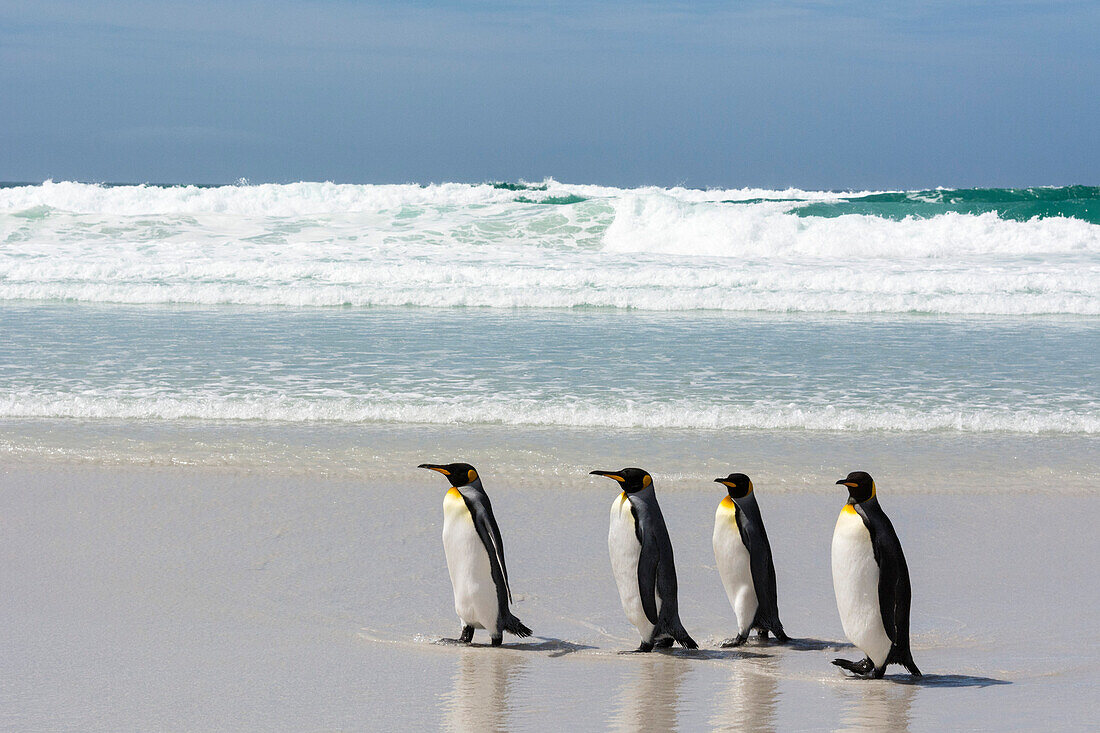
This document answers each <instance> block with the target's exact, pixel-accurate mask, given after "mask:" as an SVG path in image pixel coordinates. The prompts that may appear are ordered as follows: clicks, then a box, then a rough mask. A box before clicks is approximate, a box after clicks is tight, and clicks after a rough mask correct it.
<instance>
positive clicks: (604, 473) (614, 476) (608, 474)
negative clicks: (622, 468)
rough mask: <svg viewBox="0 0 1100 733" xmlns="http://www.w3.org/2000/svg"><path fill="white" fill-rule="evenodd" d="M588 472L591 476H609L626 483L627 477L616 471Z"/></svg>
mask: <svg viewBox="0 0 1100 733" xmlns="http://www.w3.org/2000/svg"><path fill="white" fill-rule="evenodd" d="M588 474H589V475H590V476H607V477H608V478H609V479H613V480H615V481H618V482H619V483H620V484H624V483H626V479H625V478H623V477H622V476H620V475H619V474H617V473H615V472H614V471H589V472H588Z"/></svg>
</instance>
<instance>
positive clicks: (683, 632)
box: [654, 616, 699, 649]
mask: <svg viewBox="0 0 1100 733" xmlns="http://www.w3.org/2000/svg"><path fill="white" fill-rule="evenodd" d="M663 625H664V627H665V628H664V632H665V633H666V634H668V635H669V636H671V637H672V638H673V639H675V640H676V641H678V642H679V643H680V646H682V647H684V648H685V649H698V648H699V645H698V644H697V643H695V639H692V638H691V635H690V634H688V632H687V629H685V628H684V625H683V624H682V623H680V619H679V617H676V616H674V617H673V618H670V619H667V620H666V621H665V623H664V624H663ZM656 636H657V635H656V634H654V638H656Z"/></svg>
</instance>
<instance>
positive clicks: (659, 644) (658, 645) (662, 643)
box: [653, 636, 675, 649]
mask: <svg viewBox="0 0 1100 733" xmlns="http://www.w3.org/2000/svg"><path fill="white" fill-rule="evenodd" d="M674 641H675V639H673V638H672V637H671V636H666V637H663V638H661V639H658V640H657V641H655V642H653V646H654V648H655V649H668V648H669V647H670V646H672V644H673V642H674Z"/></svg>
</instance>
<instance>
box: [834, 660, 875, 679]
mask: <svg viewBox="0 0 1100 733" xmlns="http://www.w3.org/2000/svg"><path fill="white" fill-rule="evenodd" d="M833 664H835V665H836V666H838V667H840V668H841V669H846V670H848V671H849V672H851V673H852V674H858V675H859V676H860V677H869V676H870V675H871V674H872V673H874V672H876V670H875V663H874V662H872V661H871V659H870V657H864V658H863V659H862V660H860V661H858V662H852V661H850V660H848V659H834V660H833ZM882 669H883V671H884V672H885V671H886V667H883V668H882ZM879 677H882V675H881V674H880V675H879Z"/></svg>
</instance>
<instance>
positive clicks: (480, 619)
mask: <svg viewBox="0 0 1100 733" xmlns="http://www.w3.org/2000/svg"><path fill="white" fill-rule="evenodd" d="M443 549H444V550H445V551H446V553H447V571H448V572H449V573H450V574H451V586H452V587H453V588H454V593H455V613H457V614H458V617H459V618H460V619H461V620H462V623H463V624H466V625H468V626H473V627H474V628H477V629H488V630H489V632H490V633H492V634H496V632H497V616H498V615H499V613H500V610H499V608H498V606H497V589H496V584H495V583H493V572H492V569H491V566H490V565H489V553H488V551H487V550H486V549H485V544H484V543H483V542H482V541H481V537H480V536H478V533H477V528H476V527H474V518H473V516H471V515H470V510H469V509H468V508H467V507H466V502H465V501H464V500H463V498H462V495H461V494H460V493H458V491H457V490H456V489H451V490H450V491H448V492H447V495H446V496H445V497H444V498H443Z"/></svg>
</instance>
